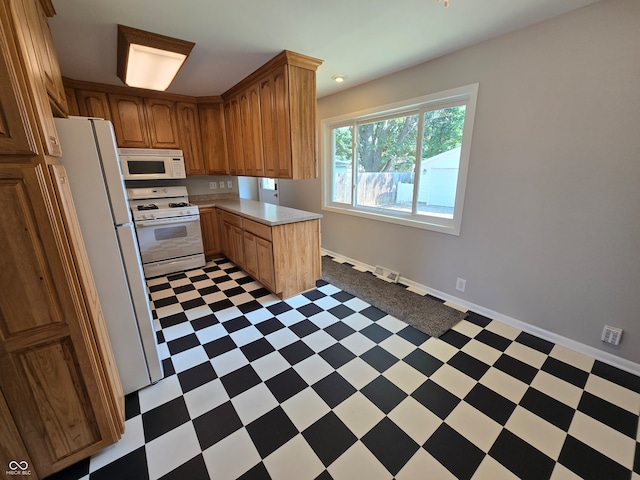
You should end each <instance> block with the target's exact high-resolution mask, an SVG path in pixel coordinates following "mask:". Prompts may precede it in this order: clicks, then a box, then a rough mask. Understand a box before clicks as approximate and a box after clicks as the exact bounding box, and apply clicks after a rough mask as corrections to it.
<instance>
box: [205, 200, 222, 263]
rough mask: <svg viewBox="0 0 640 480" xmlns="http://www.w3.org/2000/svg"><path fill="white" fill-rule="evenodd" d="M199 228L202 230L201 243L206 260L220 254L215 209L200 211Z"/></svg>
mask: <svg viewBox="0 0 640 480" xmlns="http://www.w3.org/2000/svg"><path fill="white" fill-rule="evenodd" d="M200 228H201V229H202V243H203V245H204V254H205V256H206V257H207V258H210V257H211V256H213V255H216V254H218V253H220V238H219V234H218V216H217V214H216V209H215V208H201V209H200Z"/></svg>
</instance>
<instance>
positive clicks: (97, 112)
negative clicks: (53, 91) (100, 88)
mask: <svg viewBox="0 0 640 480" xmlns="http://www.w3.org/2000/svg"><path fill="white" fill-rule="evenodd" d="M76 99H77V100H78V111H79V112H80V115H82V116H83V117H96V118H104V119H105V120H111V109H110V107H109V98H108V97H107V94H106V93H104V92H93V91H90V90H76Z"/></svg>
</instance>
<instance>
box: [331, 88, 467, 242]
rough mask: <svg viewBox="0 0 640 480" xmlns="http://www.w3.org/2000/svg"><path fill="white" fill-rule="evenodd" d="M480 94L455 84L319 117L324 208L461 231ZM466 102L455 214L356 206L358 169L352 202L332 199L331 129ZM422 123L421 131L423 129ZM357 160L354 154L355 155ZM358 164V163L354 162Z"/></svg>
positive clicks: (359, 215) (454, 232)
mask: <svg viewBox="0 0 640 480" xmlns="http://www.w3.org/2000/svg"><path fill="white" fill-rule="evenodd" d="M477 97H478V84H477V83H475V84H471V85H466V86H463V87H458V88H453V89H451V90H446V91H444V92H438V93H433V94H429V95H425V96H422V97H418V98H412V99H409V100H404V101H401V102H397V103H393V104H389V105H384V106H380V107H374V108H370V109H367V110H363V111H359V112H354V113H349V114H345V115H340V116H337V117H332V118H326V119H323V120H321V121H320V128H321V135H322V141H321V143H320V155H321V158H322V159H323V160H324V161H323V164H324V168H323V176H322V192H323V201H322V209H323V210H326V211H329V212H335V213H340V214H345V215H354V216H358V217H364V218H369V219H372V220H378V221H383V222H390V223H395V224H399V225H406V226H410V227H416V228H421V229H425V230H433V231H436V232H442V233H448V234H451V235H460V226H461V224H462V210H463V206H464V195H465V189H466V185H467V172H468V169H469V156H470V151H471V140H472V134H473V122H474V119H475V113H476V102H477ZM452 104H453V105H455V104H458V105H465V106H466V110H465V121H464V127H463V133H462V144H461V149H460V165H459V169H458V180H457V184H456V197H455V207H454V212H453V218H452V219H451V218H443V217H438V216H435V215H428V214H424V213H422V214H411V213H409V212H402V211H396V210H389V209H383V208H374V207H364V206H356V205H355V202H356V191H355V178H356V169H355V168H354V169H352V171H353V180H354V182H353V183H354V185H353V186H352V188H353V190H352V201H351V205H347V204H344V203H337V202H333V201H332V198H333V196H332V188H333V165H332V163H333V162H332V155H333V145H332V142H333V138H332V130H333V129H334V128H337V127H344V126H348V125H355V123H356V122H362V121H366V120H369V119H374V121H375V120H377V119H379V118H381V117H384V116H396V115H398V114H407V115H409V114H412V113H416V112H417V111H423V110H432V109H434V108H439V107H443V108H445V107H447V106H451V105H452ZM421 128H422V127H420V131H421ZM354 162H355V158H354ZM420 162H421V158H420V155H418V158H417V159H416V172H419V171H420ZM354 167H355V165H354ZM418 178H419V175H416V183H415V186H414V203H415V200H416V195H417V191H418V182H419V180H418Z"/></svg>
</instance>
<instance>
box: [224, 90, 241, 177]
mask: <svg viewBox="0 0 640 480" xmlns="http://www.w3.org/2000/svg"><path fill="white" fill-rule="evenodd" d="M224 122H225V126H226V129H227V148H228V152H229V173H230V174H231V175H244V174H245V170H244V144H243V138H242V137H243V130H242V115H241V112H240V98H239V96H234V97H231V98H230V99H229V100H228V101H225V105H224Z"/></svg>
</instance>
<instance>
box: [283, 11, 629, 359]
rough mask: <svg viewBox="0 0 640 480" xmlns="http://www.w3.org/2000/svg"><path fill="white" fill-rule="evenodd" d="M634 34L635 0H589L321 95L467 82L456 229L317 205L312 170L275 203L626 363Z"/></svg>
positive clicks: (330, 243)
mask: <svg viewBox="0 0 640 480" xmlns="http://www.w3.org/2000/svg"><path fill="white" fill-rule="evenodd" d="M639 47H640V2H639V1H637V0H603V1H601V2H598V3H596V4H594V5H591V6H588V7H584V8H582V9H579V10H576V11H573V12H571V13H568V14H565V15H562V16H559V17H556V18H554V19H551V20H548V21H545V22H542V23H539V24H536V25H533V26H531V27H528V28H526V29H523V30H519V31H517V32H514V33H511V34H508V35H505V36H502V37H498V38H496V39H493V40H490V41H487V42H483V43H481V44H478V45H476V46H473V47H470V48H467V49H464V50H461V51H458V52H455V53H452V54H450V55H447V56H444V57H441V58H439V59H436V60H434V61H431V62H428V63H425V64H422V65H419V66H416V67H413V68H411V69H408V70H404V71H402V72H399V73H396V74H393V75H390V76H387V77H385V78H382V79H379V80H376V81H373V82H370V83H368V84H364V85H361V86H357V87H354V88H351V89H349V90H346V91H344V92H341V93H338V94H334V95H331V96H328V97H324V98H321V99H319V101H318V115H319V118H320V119H323V118H330V117H334V116H337V115H342V114H345V113H349V112H356V111H359V110H364V109H368V108H371V107H374V106H377V105H385V104H389V103H392V102H397V101H400V100H405V99H409V98H412V97H417V96H420V95H425V94H429V93H433V92H438V91H442V90H446V89H450V88H453V87H458V86H461V85H467V84H471V83H475V82H478V83H479V84H480V86H479V95H478V104H477V112H476V118H475V127H474V133H473V145H472V148H471V158H470V163H469V175H468V181H467V190H466V200H465V205H464V214H463V219H462V227H461V234H460V236H459V237H456V236H452V235H447V234H442V233H436V232H430V231H424V230H420V229H416V228H411V227H404V226H399V225H394V224H389V223H383V222H378V221H373V220H368V219H363V218H358V217H353V216H348V215H340V214H336V213H330V212H322V211H321V182H320V180H319V179H318V180H308V181H297V182H293V181H282V182H281V183H280V192H281V197H280V200H281V204H282V205H287V206H292V207H296V208H301V209H305V210H311V211H316V212H321V213H323V214H324V219H323V221H322V246H323V248H326V249H328V250H331V251H334V252H338V253H340V254H342V255H345V256H347V257H351V258H353V259H356V260H358V261H361V262H363V263H366V264H370V265H375V264H380V265H384V266H386V267H389V268H392V269H394V270H398V271H400V273H401V275H402V276H404V277H406V278H409V279H411V280H414V281H416V282H418V283H421V284H423V285H426V286H428V287H431V288H434V289H436V290H440V291H442V292H445V293H447V294H449V295H452V296H456V297H458V298H461V299H462V300H464V301H467V302H471V303H473V304H476V305H479V306H482V307H484V308H486V309H489V310H492V311H494V312H498V313H500V314H502V315H505V316H508V317H511V318H514V319H516V320H520V321H523V322H526V323H528V324H530V325H533V326H536V327H539V328H542V329H544V330H547V331H549V332H552V333H555V334H558V335H561V336H564V337H568V338H569V339H573V340H575V341H577V342H580V343H582V344H585V345H588V346H590V347H594V348H598V349H601V350H603V351H605V352H608V353H611V354H613V355H617V356H619V357H622V358H623V359H626V360H628V361H631V362H635V363H640V313H639V312H640V309H639V308H638V304H636V300H638V297H640V55H639V54H638V52H639V50H638V48H639ZM347 73H348V72H347ZM320 162H321V165H322V162H323V160H322V159H320ZM456 277H462V278H465V279H466V280H467V284H466V291H465V292H464V293H460V292H457V291H456V290H455V282H456ZM605 323H608V324H610V325H614V326H617V327H621V328H623V329H624V330H625V333H624V336H623V340H622V343H621V344H620V345H619V346H618V347H613V346H609V345H606V344H603V343H602V342H601V341H600V334H601V332H602V328H603V325H604V324H605Z"/></svg>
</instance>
